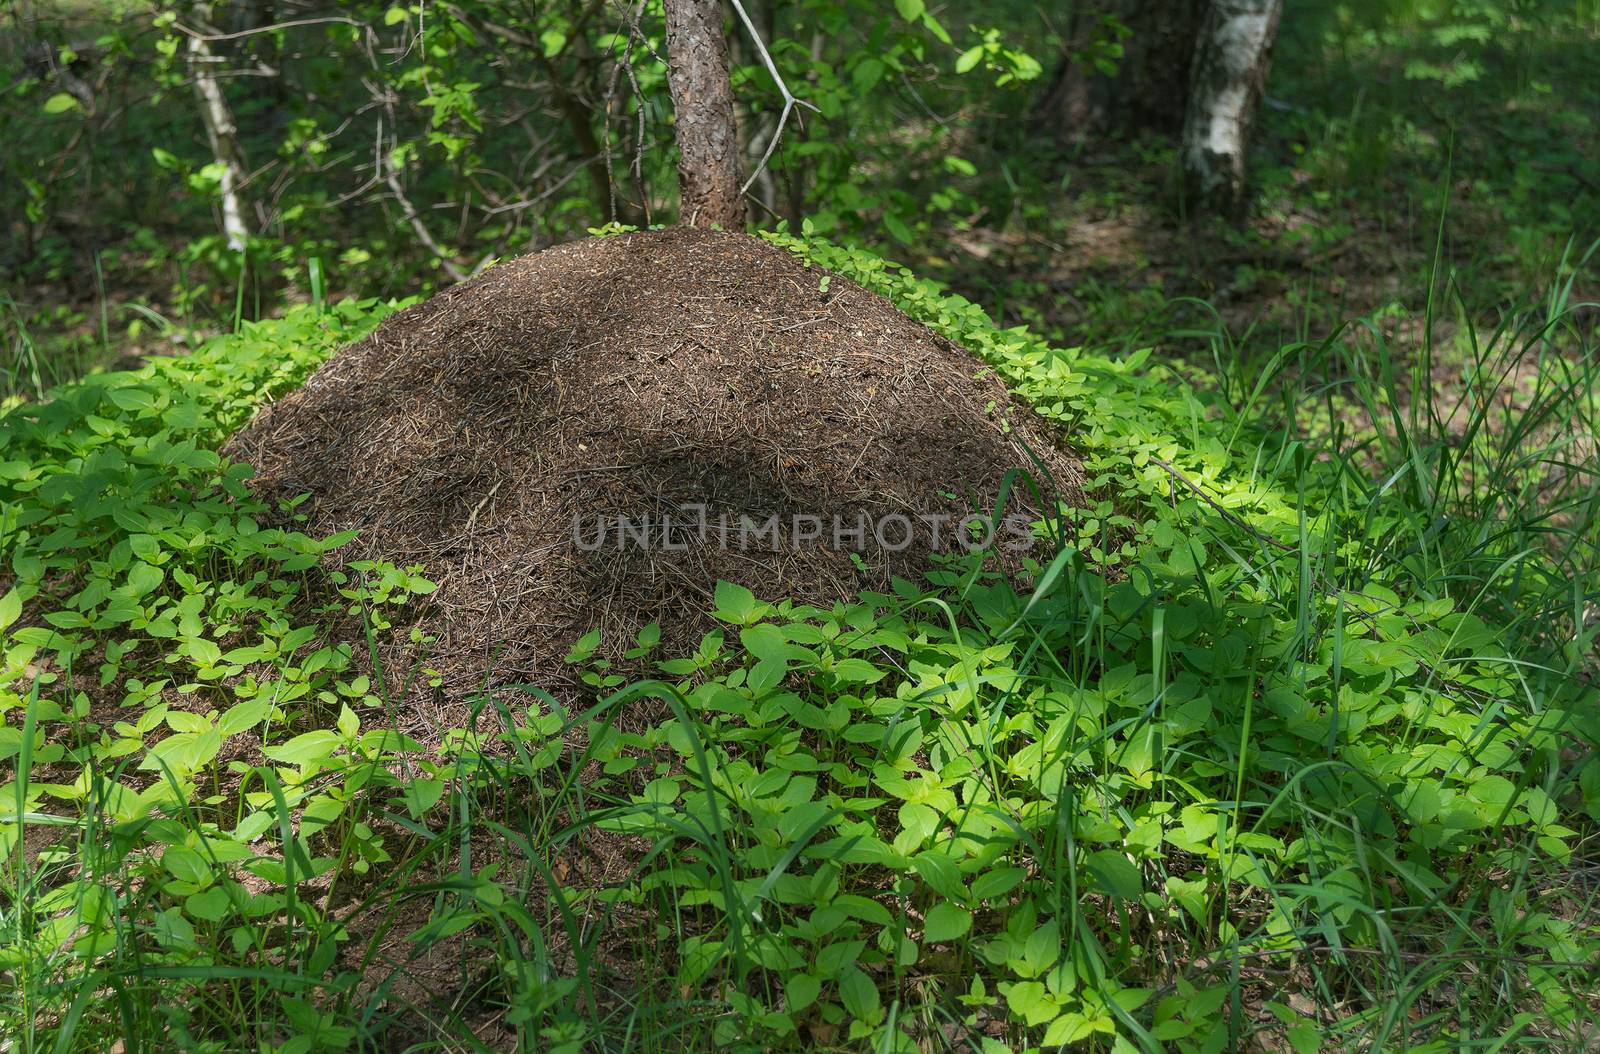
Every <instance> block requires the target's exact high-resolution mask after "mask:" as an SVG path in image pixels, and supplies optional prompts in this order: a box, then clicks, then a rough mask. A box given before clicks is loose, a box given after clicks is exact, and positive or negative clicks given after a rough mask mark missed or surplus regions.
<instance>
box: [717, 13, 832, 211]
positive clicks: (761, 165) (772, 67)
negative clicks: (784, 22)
mask: <svg viewBox="0 0 1600 1054" xmlns="http://www.w3.org/2000/svg"><path fill="white" fill-rule="evenodd" d="M728 3H730V4H732V5H733V9H734V11H736V12H738V14H739V21H741V22H743V23H744V28H745V31H746V32H748V33H749V34H750V39H751V40H752V41H754V42H755V45H756V51H758V52H760V53H761V61H762V63H763V64H764V65H765V66H766V67H767V72H768V73H770V74H772V79H773V81H774V82H776V84H777V85H778V91H780V92H782V93H783V112H782V113H780V114H779V115H778V127H776V128H774V129H773V130H772V138H771V139H768V140H767V149H766V151H765V152H763V153H762V155H761V160H760V161H758V162H756V167H755V171H753V172H751V173H750V178H749V179H747V180H745V181H744V186H742V187H740V188H739V193H740V194H743V193H745V192H747V191H748V190H749V189H750V188H751V186H753V185H754V184H755V181H756V177H757V176H759V175H761V172H762V170H763V169H765V168H766V167H767V162H768V161H770V160H772V152H773V151H774V150H776V149H777V148H778V140H779V139H782V138H783V126H784V125H785V124H786V123H787V122H788V120H789V112H790V111H791V110H793V109H794V108H795V107H796V106H804V107H805V108H806V109H808V110H810V111H811V112H812V113H821V112H822V111H821V110H819V109H817V108H816V107H815V106H813V105H811V104H810V103H808V102H806V101H805V100H804V99H796V98H795V97H794V94H793V93H792V92H790V91H789V85H787V84H786V83H784V80H783V76H782V75H781V74H780V73H779V72H778V64H777V63H775V62H773V61H772V55H771V54H770V53H769V52H768V51H767V45H766V44H765V43H763V42H762V40H761V34H760V33H757V32H756V26H755V23H754V22H752V21H750V14H749V12H747V11H745V9H744V4H742V3H740V2H739V0H728Z"/></svg>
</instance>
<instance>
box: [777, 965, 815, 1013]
mask: <svg viewBox="0 0 1600 1054" xmlns="http://www.w3.org/2000/svg"><path fill="white" fill-rule="evenodd" d="M821 992H822V980H821V978H819V977H817V976H816V975H815V974H809V973H795V974H790V975H789V978H788V980H786V981H784V982H783V998H784V1009H785V1010H787V1011H788V1012H789V1013H791V1014H793V1013H797V1012H799V1011H801V1010H804V1009H805V1008H806V1007H808V1006H810V1005H811V1004H812V1003H815V1002H816V1001H817V996H818V995H820V994H821Z"/></svg>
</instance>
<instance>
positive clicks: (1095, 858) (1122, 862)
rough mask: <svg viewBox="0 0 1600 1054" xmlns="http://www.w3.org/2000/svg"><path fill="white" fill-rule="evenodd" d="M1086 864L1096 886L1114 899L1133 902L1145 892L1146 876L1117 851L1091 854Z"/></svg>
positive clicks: (1100, 851)
mask: <svg viewBox="0 0 1600 1054" xmlns="http://www.w3.org/2000/svg"><path fill="white" fill-rule="evenodd" d="M1084 862H1085V864H1086V865H1087V866H1088V868H1089V874H1090V875H1091V876H1093V878H1094V880H1095V884H1096V885H1098V886H1099V887H1100V888H1101V889H1102V890H1104V891H1105V892H1107V893H1110V894H1111V895H1112V896H1114V897H1119V898H1121V899H1122V900H1132V899H1134V898H1135V897H1137V896H1138V895H1139V894H1140V893H1142V892H1143V891H1144V876H1142V875H1141V874H1140V873H1139V869H1138V868H1137V867H1135V866H1134V865H1133V862H1132V861H1130V860H1129V859H1128V858H1127V857H1126V856H1125V855H1123V854H1122V853H1120V852H1118V851H1117V850H1115V849H1101V850H1098V851H1096V852H1093V853H1090V854H1089V855H1088V857H1087V858H1085V861H1084Z"/></svg>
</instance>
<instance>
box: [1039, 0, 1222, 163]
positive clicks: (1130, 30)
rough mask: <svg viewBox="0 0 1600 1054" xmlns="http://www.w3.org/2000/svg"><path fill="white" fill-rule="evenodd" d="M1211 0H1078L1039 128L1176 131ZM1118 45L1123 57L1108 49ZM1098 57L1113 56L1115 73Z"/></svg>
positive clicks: (1084, 134)
mask: <svg viewBox="0 0 1600 1054" xmlns="http://www.w3.org/2000/svg"><path fill="white" fill-rule="evenodd" d="M1207 7H1208V0H1095V2H1094V3H1090V4H1078V5H1075V7H1074V10H1073V14H1072V21H1071V23H1070V25H1069V26H1068V28H1067V45H1066V52H1065V54H1063V55H1062V57H1061V60H1060V62H1059V63H1058V64H1057V66H1056V70H1055V74H1054V76H1053V77H1052V78H1051V80H1050V84H1049V87H1048V88H1046V89H1045V94H1044V96H1043V97H1042V98H1041V99H1040V102H1039V105H1038V109H1037V114H1036V120H1037V122H1038V124H1039V125H1040V130H1041V131H1042V132H1045V133H1047V134H1051V135H1052V137H1053V138H1055V139H1057V140H1058V141H1061V142H1070V143H1084V142H1086V141H1089V140H1091V139H1100V138H1108V137H1109V138H1118V139H1128V138H1132V137H1134V136H1137V135H1140V134H1142V133H1146V132H1155V133H1159V134H1176V133H1177V131H1178V129H1179V128H1180V127H1181V126H1182V124H1183V111H1184V100H1185V99H1186V98H1187V97H1188V93H1189V70H1190V65H1191V63H1192V61H1193V58H1194V46H1195V45H1194V42H1195V38H1196V37H1197V36H1198V35H1199V31H1200V26H1201V24H1202V23H1203V22H1204V21H1205V16H1206V9H1207ZM1124 33H1125V35H1123V34H1124ZM1114 46H1120V48H1121V52H1122V54H1121V55H1120V57H1116V58H1113V57H1112V55H1111V52H1110V51H1109V50H1108V49H1110V48H1112V47H1114ZM1097 56H1098V57H1100V58H1101V59H1103V60H1104V61H1111V62H1115V64H1116V69H1115V72H1111V73H1107V72H1105V71H1104V70H1103V69H1101V68H1100V67H1098V66H1097V65H1096V63H1095V58H1096V57H1097Z"/></svg>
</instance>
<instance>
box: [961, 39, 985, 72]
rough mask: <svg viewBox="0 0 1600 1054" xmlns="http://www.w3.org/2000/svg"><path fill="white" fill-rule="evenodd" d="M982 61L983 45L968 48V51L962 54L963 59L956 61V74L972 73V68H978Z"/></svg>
mask: <svg viewBox="0 0 1600 1054" xmlns="http://www.w3.org/2000/svg"><path fill="white" fill-rule="evenodd" d="M982 60H983V45H982V44H979V45H978V46H977V47H972V48H968V49H967V50H966V51H963V52H962V53H961V57H960V58H958V59H956V72H957V73H970V72H971V71H972V68H973V67H974V66H976V65H977V64H978V63H979V62H981V61H982Z"/></svg>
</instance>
